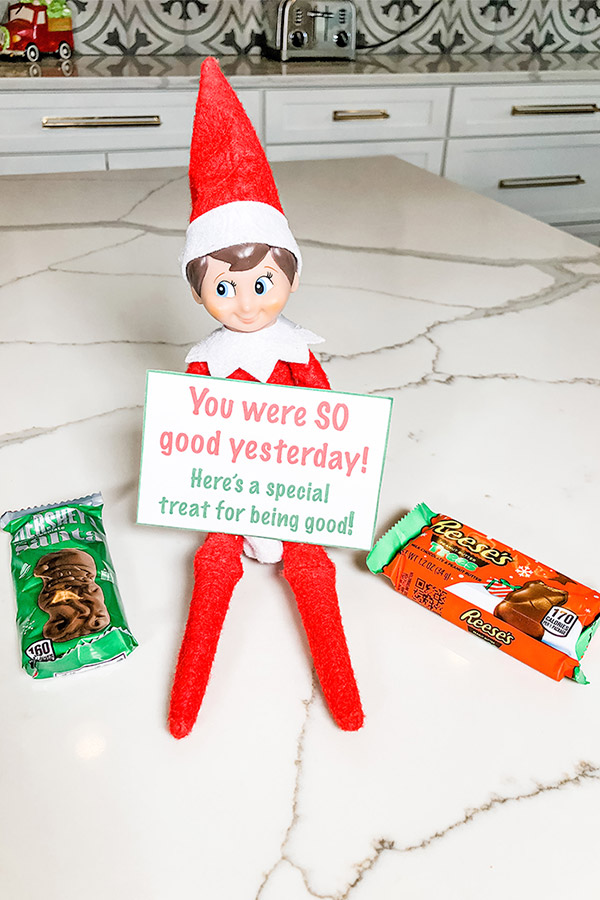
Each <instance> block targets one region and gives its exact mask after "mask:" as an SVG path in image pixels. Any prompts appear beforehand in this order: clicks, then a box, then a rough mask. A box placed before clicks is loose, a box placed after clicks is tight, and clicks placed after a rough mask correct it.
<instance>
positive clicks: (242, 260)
mask: <svg viewBox="0 0 600 900" xmlns="http://www.w3.org/2000/svg"><path fill="white" fill-rule="evenodd" d="M269 251H270V252H271V255H272V257H273V259H274V260H275V262H276V263H277V265H278V266H279V268H280V269H281V270H282V272H283V273H284V275H285V276H286V277H287V279H288V281H289V283H290V284H292V283H293V281H294V276H295V274H296V272H297V270H298V261H297V260H296V257H295V256H294V254H293V253H292V252H291V251H290V250H286V249H285V248H284V247H270V246H269V245H268V244H234V245H233V246H232V247H224V248H223V249H222V250H215V251H213V252H212V253H209V254H207V255H206V256H198V257H196V259H191V260H190V261H189V263H188V264H187V266H186V269H185V274H186V278H187V280H188V281H189V283H190V285H191V286H192V287H193V289H194V290H195V291H196V293H197V294H198V296H200V291H201V290H202V282H203V281H204V276H205V275H206V270H207V268H208V257H209V256H212V258H213V259H220V260H221V261H222V262H226V263H228V264H229V267H230V271H231V272H245V271H247V270H248V269H253V268H254V266H257V265H258V264H259V263H260V262H261V261H262V260H263V259H264V258H265V256H266V255H267V253H269Z"/></svg>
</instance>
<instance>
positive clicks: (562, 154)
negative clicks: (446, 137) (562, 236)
mask: <svg viewBox="0 0 600 900" xmlns="http://www.w3.org/2000/svg"><path fill="white" fill-rule="evenodd" d="M599 157H600V135H595V134H582V135H578V137H577V141H576V145H575V146H573V137H572V136H571V135H552V136H544V137H540V136H536V137H521V138H473V139H464V140H452V141H450V142H449V145H448V152H447V156H446V168H445V173H444V174H445V175H446V177H447V178H450V179H451V180H452V181H457V182H458V183H459V184H463V185H465V186H466V187H470V188H472V189H473V190H475V191H477V192H478V193H480V194H485V195H486V196H487V197H491V198H492V199H494V200H498V201H499V202H500V203H504V204H505V205H506V206H512V207H514V208H515V209H520V210H521V211H522V212H525V213H528V214H529V215H531V216H535V217H536V218H537V219H542V220H543V221H545V222H582V221H592V220H594V219H598V218H600V167H599V166H598V159H599ZM506 179H527V181H528V182H531V184H532V186H530V187H527V186H518V185H514V184H511V182H510V181H509V182H508V185H507V186H506V187H504V188H503V187H500V182H501V181H503V180H506ZM535 179H539V180H541V181H537V182H536V181H535ZM549 180H554V181H565V182H566V183H565V184H552V183H548V181H549ZM569 180H570V181H571V183H569ZM533 185H536V186H533Z"/></svg>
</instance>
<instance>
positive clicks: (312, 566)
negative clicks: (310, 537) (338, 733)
mask: <svg viewBox="0 0 600 900" xmlns="http://www.w3.org/2000/svg"><path fill="white" fill-rule="evenodd" d="M283 574H284V576H285V578H286V579H287V581H288V582H289V584H290V587H291V588H292V590H293V592H294V595H295V597H296V603H297V604H298V609H299V611H300V615H301V616H302V622H303V624H304V628H305V630H306V636H307V638H308V644H309V647H310V651H311V653H312V656H313V660H314V663H315V669H316V670H317V675H318V677H319V681H320V682H321V687H322V689H323V694H324V695H325V699H326V701H327V705H328V706H329V709H330V711H331V714H332V716H333V718H334V719H335V721H336V722H337V724H338V725H339V727H340V728H342V729H343V730H344V731H357V730H358V729H359V728H360V727H361V726H362V724H363V722H364V713H363V710H362V706H361V703H360V696H359V694H358V688H357V686H356V680H355V678H354V672H353V670H352V663H351V662H350V655H349V653H348V646H347V644H346V637H345V635H344V628H343V626H342V618H341V616H340V608H339V604H338V598H337V593H336V590H335V566H334V565H333V563H332V562H331V560H330V559H329V557H328V556H327V554H326V553H325V551H324V550H323V548H322V547H316V546H312V545H310V544H288V543H285V544H284V545H283Z"/></svg>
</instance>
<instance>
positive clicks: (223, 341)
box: [185, 316, 325, 382]
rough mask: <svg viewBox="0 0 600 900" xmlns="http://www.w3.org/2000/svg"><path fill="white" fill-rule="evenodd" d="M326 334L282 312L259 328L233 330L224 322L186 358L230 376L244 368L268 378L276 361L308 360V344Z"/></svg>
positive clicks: (217, 373)
mask: <svg viewBox="0 0 600 900" xmlns="http://www.w3.org/2000/svg"><path fill="white" fill-rule="evenodd" d="M324 340H325V338H322V337H319V335H318V334H315V333H314V332H313V331H309V330H308V329H307V328H302V327H301V326H300V325H295V324H294V323H293V322H290V320H289V319H286V318H285V316H279V318H278V319H277V321H276V322H275V324H274V325H270V326H269V327H268V328H263V329H261V330H260V331H250V332H247V331H230V329H229V328H225V327H224V326H221V328H217V330H216V331H213V332H212V334H209V336H208V337H207V338H205V339H204V340H203V341H200V343H199V344H196V345H195V346H194V347H192V349H191V350H190V352H189V353H188V355H187V356H186V358H185V361H186V363H187V364H188V365H189V364H190V363H192V362H205V363H207V365H208V370H209V372H210V374H211V375H214V376H215V377H216V378H227V377H228V376H229V375H231V374H232V373H233V372H235V370H236V369H243V370H244V372H247V373H248V374H249V375H252V377H253V378H256V379H257V380H258V381H262V382H266V381H268V379H269V376H270V374H271V372H272V371H273V369H274V368H275V366H276V365H277V362H278V361H279V360H282V361H283V362H291V363H307V362H308V359H309V349H308V345H309V344H321V343H322V342H323V341H324Z"/></svg>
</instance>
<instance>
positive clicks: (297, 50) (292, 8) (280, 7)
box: [263, 0, 356, 61]
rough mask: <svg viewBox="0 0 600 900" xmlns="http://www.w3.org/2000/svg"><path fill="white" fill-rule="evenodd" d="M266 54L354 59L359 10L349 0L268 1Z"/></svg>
mask: <svg viewBox="0 0 600 900" xmlns="http://www.w3.org/2000/svg"><path fill="white" fill-rule="evenodd" d="M263 8H264V10H265V53H266V55H267V56H272V57H275V58H276V59H281V60H283V61H286V60H289V59H354V58H355V56H356V9H355V6H354V3H352V2H349V0H339V2H336V0H321V2H318V3H313V2H310V0H281V2H279V3H276V2H268V3H265V4H264V7H263Z"/></svg>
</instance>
